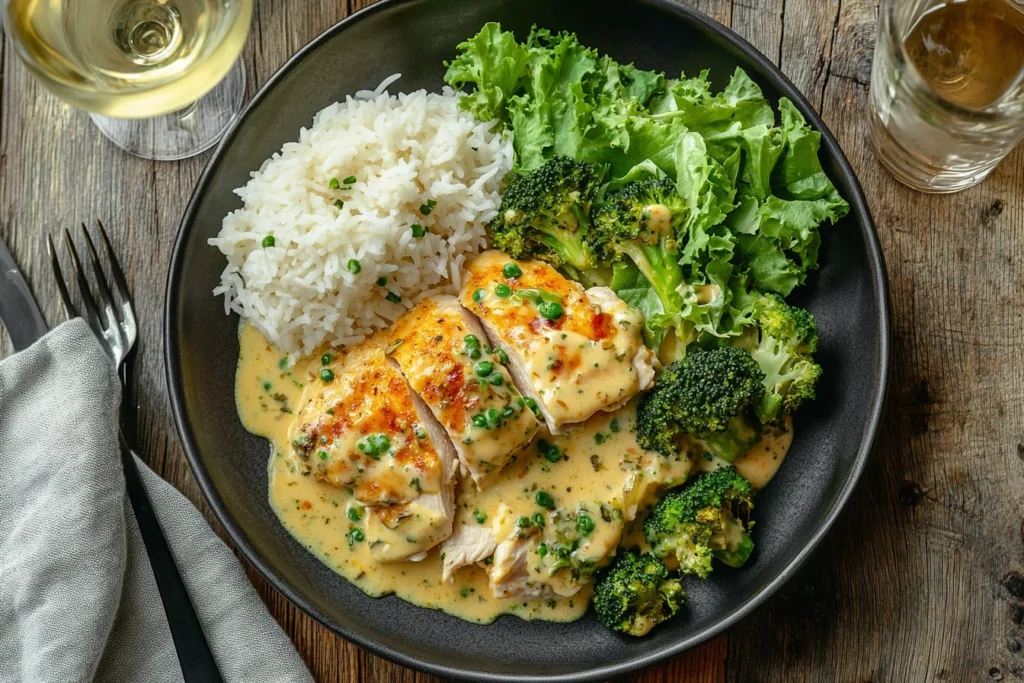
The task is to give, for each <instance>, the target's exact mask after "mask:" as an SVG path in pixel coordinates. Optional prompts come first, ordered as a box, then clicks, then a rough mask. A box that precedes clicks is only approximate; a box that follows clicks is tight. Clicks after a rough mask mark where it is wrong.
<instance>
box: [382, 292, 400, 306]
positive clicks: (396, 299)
mask: <svg viewBox="0 0 1024 683" xmlns="http://www.w3.org/2000/svg"><path fill="white" fill-rule="evenodd" d="M384 298H385V299H387V300H388V301H390V302H391V303H393V304H397V303H398V302H400V301H401V300H402V297H400V296H398V295H397V294H395V293H394V292H388V295H387V296H386V297H384Z"/></svg>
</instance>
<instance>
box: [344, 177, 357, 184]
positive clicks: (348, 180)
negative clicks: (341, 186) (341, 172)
mask: <svg viewBox="0 0 1024 683" xmlns="http://www.w3.org/2000/svg"><path fill="white" fill-rule="evenodd" d="M354 182H356V177H355V176H354V175H350V176H349V177H347V178H345V184H346V185H351V184H352V183H354Z"/></svg>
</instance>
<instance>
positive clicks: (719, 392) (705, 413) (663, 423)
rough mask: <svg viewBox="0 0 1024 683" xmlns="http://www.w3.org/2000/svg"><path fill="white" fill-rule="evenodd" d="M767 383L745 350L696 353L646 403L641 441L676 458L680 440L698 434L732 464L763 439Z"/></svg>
mask: <svg viewBox="0 0 1024 683" xmlns="http://www.w3.org/2000/svg"><path fill="white" fill-rule="evenodd" d="M763 381H764V373H763V372H761V369H760V368H759V367H758V365H757V363H756V362H755V361H754V359H753V358H752V357H751V355H750V353H748V352H747V351H746V350H744V349H742V348H739V347H735V346H730V347H721V348H714V349H710V350H705V349H701V348H699V347H698V348H691V349H690V350H689V351H687V355H686V358H684V359H683V360H679V361H675V362H673V363H670V364H669V365H668V366H667V367H666V368H665V370H664V371H663V372H662V373H661V375H660V376H659V377H658V379H657V380H656V381H655V382H654V386H653V387H652V388H651V390H650V391H648V392H647V393H646V394H644V395H643V396H642V397H641V398H640V404H639V406H638V407H637V426H636V437H637V442H638V443H639V444H640V445H641V446H642V447H643V448H646V449H647V450H652V451H657V452H659V453H661V454H662V455H665V456H673V455H678V454H679V452H680V450H681V449H680V443H679V442H680V437H682V436H683V435H684V434H692V435H693V436H694V437H696V438H697V439H699V440H700V441H702V442H703V445H704V447H705V448H706V450H707V451H708V452H710V453H712V454H714V455H717V456H718V457H720V458H722V459H723V460H726V461H728V462H732V461H733V460H734V459H735V458H736V456H737V455H739V454H740V453H743V452H744V451H746V450H747V449H748V448H750V447H751V446H753V445H754V444H755V443H757V441H758V439H760V437H761V425H760V424H758V422H757V420H756V419H754V415H753V408H754V407H755V406H757V405H759V404H760V401H761V396H762V394H763V393H764V386H763V384H762V382H763Z"/></svg>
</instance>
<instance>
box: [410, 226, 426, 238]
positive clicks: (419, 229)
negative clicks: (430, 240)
mask: <svg viewBox="0 0 1024 683" xmlns="http://www.w3.org/2000/svg"><path fill="white" fill-rule="evenodd" d="M425 234H426V231H425V230H424V229H423V226H422V225H420V224H419V223H413V226H412V236H413V237H416V238H417V239H418V238H420V237H423V235H425Z"/></svg>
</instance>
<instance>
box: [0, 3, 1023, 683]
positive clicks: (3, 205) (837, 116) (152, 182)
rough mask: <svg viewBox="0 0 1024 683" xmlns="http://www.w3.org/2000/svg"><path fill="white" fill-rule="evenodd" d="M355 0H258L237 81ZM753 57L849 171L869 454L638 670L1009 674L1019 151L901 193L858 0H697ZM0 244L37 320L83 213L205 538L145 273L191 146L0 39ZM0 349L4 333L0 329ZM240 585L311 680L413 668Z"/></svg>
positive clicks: (191, 177)
mask: <svg viewBox="0 0 1024 683" xmlns="http://www.w3.org/2000/svg"><path fill="white" fill-rule="evenodd" d="M364 4H369V3H368V2H364V1H363V0H346V1H341V0H302V1H301V2H286V1H281V0H259V1H258V2H257V3H256V14H255V18H254V21H253V26H252V32H251V34H250V36H249V41H248V44H247V45H246V48H245V52H244V60H245V64H246V68H247V71H248V75H249V87H250V91H252V92H254V91H255V89H256V88H258V87H259V86H261V85H262V84H263V83H264V82H265V81H266V80H267V78H268V77H269V76H270V75H271V74H272V73H273V72H274V71H275V70H276V69H277V68H278V66H280V65H281V64H282V63H283V62H284V61H285V60H286V59H287V58H288V57H289V56H290V55H291V54H292V53H294V52H295V51H296V50H298V49H299V48H300V47H301V46H302V45H304V44H305V43H306V42H308V41H309V40H311V39H312V38H313V37H315V36H316V35H317V34H319V33H320V32H321V31H323V30H324V29H326V28H327V27H329V26H330V25H332V24H333V23H335V22H336V21H338V20H339V19H341V18H342V17H344V16H346V15H347V14H349V13H351V12H353V11H355V10H357V9H359V8H360V7H362V6H363V5H364ZM693 4H695V5H696V6H697V7H698V8H699V9H700V10H702V11H704V12H706V13H707V14H710V15H711V16H712V17H714V18H715V19H717V20H718V21H720V22H722V23H723V24H725V25H727V26H731V27H732V28H733V29H734V30H735V31H737V32H738V33H739V34H740V35H742V36H743V37H745V38H746V39H747V40H749V41H750V42H751V43H753V45H754V46H755V47H757V48H758V49H759V50H761V51H762V52H764V53H765V54H766V55H768V56H769V57H770V58H772V59H773V60H774V61H775V62H776V63H778V64H779V65H780V66H781V67H782V70H783V71H784V72H785V73H786V75H787V76H789V78H791V79H792V80H793V81H794V82H795V83H796V85H797V87H799V88H800V89H801V90H802V91H803V92H804V93H805V94H806V95H807V97H808V99H809V100H810V101H811V103H812V104H813V105H814V106H816V107H817V108H818V109H819V111H821V113H822V116H823V118H824V119H825V121H826V123H827V124H828V125H829V127H830V128H831V129H832V131H833V132H834V133H835V135H836V137H837V138H838V139H839V142H840V144H841V145H842V146H843V149H844V150H845V151H846V154H847V156H849V158H850V161H851V162H852V164H853V167H854V168H855V169H856V171H857V173H858V174H859V176H860V179H861V182H862V183H863V185H864V190H865V191H866V193H867V197H868V201H869V203H870V205H871V209H872V212H873V213H874V217H875V220H876V222H877V225H878V232H879V234H880V236H881V242H882V247H883V249H884V251H885V255H886V258H887V260H888V268H889V277H890V282H891V286H892V304H893V315H894V318H893V323H894V325H893V327H894V339H895V348H894V354H893V356H894V362H893V376H892V384H891V392H890V396H889V405H888V409H887V411H886V413H885V420H884V421H883V424H882V429H881V433H880V435H879V440H878V446H877V449H876V452H875V454H874V455H873V457H872V459H871V462H870V464H869V467H868V471H867V473H866V474H865V476H864V478H863V480H862V482H861V485H860V486H859V488H858V489H857V491H856V493H855V494H854V496H853V500H852V501H851V503H850V505H849V507H848V508H847V510H846V511H845V512H844V513H843V515H842V516H841V518H840V519H839V522H838V523H837V524H836V526H835V528H834V530H833V531H832V533H831V535H830V536H829V538H828V539H827V540H826V541H825V543H823V544H822V546H821V548H820V549H819V550H818V551H817V552H816V553H815V555H814V557H813V558H812V559H811V560H810V561H809V562H808V563H807V564H806V566H805V567H804V568H803V569H802V570H801V571H800V573H799V574H798V576H797V577H796V578H795V579H794V580H792V581H791V582H790V583H789V585H788V586H786V587H785V588H784V589H783V590H781V591H780V592H779V593H778V594H776V595H775V596H774V597H773V598H772V599H771V600H769V601H768V603H767V604H766V605H764V606H763V607H762V608H760V609H759V610H757V611H756V613H755V614H753V615H752V616H750V617H749V618H747V619H746V620H744V621H743V622H742V623H741V624H739V625H737V626H736V627H735V628H733V629H732V630H731V631H730V632H729V633H727V634H724V635H721V636H719V637H717V638H715V639H714V640H712V641H710V642H708V643H706V644H704V645H702V646H701V647H698V648H695V649H694V650H692V651H690V652H688V653H686V654H684V655H682V656H680V657H678V658H676V659H675V660H673V661H670V662H666V663H665V664H663V665H661V666H658V667H655V668H653V669H650V670H648V671H645V672H643V673H640V674H638V675H636V676H634V677H633V680H637V681H650V682H654V681H709V682H710V681H726V680H729V681H738V682H741V683H745V682H747V681H787V682H788V681H826V680H837V681H877V682H879V683H881V682H883V681H894V682H902V681H952V682H958V681H977V680H993V681H999V680H1006V681H1011V680H1017V679H1024V651H1022V647H1021V645H1022V642H1024V628H1022V627H1021V621H1022V616H1024V595H1018V596H1016V598H1013V596H1012V595H1011V593H1010V591H1008V590H1007V588H1006V586H1005V585H1004V583H1012V582H1006V581H1005V578H1006V577H1007V576H1008V575H1009V573H1010V572H1014V571H1024V524H1022V519H1021V518H1022V516H1024V316H1022V314H1021V304H1022V303H1024V148H1020V149H1018V150H1017V151H1016V152H1015V153H1013V154H1011V155H1010V157H1009V158H1007V159H1006V160H1005V161H1004V162H1003V163H1002V164H1001V165H1000V166H999V168H998V169H997V170H996V172H995V173H994V174H993V175H992V176H991V177H990V178H989V179H988V180H986V181H985V182H984V183H983V184H982V185H981V186H980V187H977V188H975V189H973V190H969V191H967V192H963V193H960V194H956V195H953V196H947V197H936V196H926V195H922V194H917V193H915V192H912V191H910V190H908V189H906V188H904V187H902V186H901V185H899V184H897V183H896V182H895V181H893V180H892V179H891V178H890V177H889V176H888V175H886V174H885V173H884V172H883V171H882V170H881V168H880V167H879V166H878V164H877V163H876V162H875V160H874V158H873V157H872V155H871V152H870V150H869V149H868V146H867V141H866V135H867V132H866V117H865V111H866V109H867V107H868V85H867V84H868V80H869V74H870V68H871V53H872V48H873V45H874V34H875V16H876V10H875V7H874V3H873V2H872V1H871V0H842V1H841V2H840V1H837V0H831V1H828V2H826V1H825V0H745V2H742V3H741V2H738V1H735V2H728V1H727V0H696V2H694V3H693ZM0 87H2V95H0V97H2V99H0V236H2V237H3V238H4V239H5V240H6V241H7V243H8V245H9V246H10V247H11V249H12V251H13V253H14V255H15V257H16V258H17V259H18V260H19V262H20V263H21V264H22V267H23V268H24V270H25V271H26V275H27V277H28V279H29V281H30V282H31V283H32V284H33V285H34V287H35V291H36V293H37V296H38V298H39V299H40V303H41V304H42V305H43V307H44V309H45V312H46V314H47V315H48V317H49V319H50V320H51V321H56V320H58V305H57V301H56V298H55V293H54V290H53V287H52V285H51V284H50V278H49V271H48V268H47V265H46V263H45V260H44V254H43V238H44V235H45V233H46V232H51V231H55V230H58V229H60V228H64V227H73V226H74V225H76V224H77V223H79V222H81V221H91V220H93V219H94V218H97V217H99V218H102V219H103V220H104V222H105V223H106V225H107V226H108V229H109V230H110V231H111V232H112V233H113V234H114V235H116V243H117V245H118V248H119V250H120V252H121V254H122V255H123V256H124V265H125V267H126V269H127V271H128V275H129V279H130V280H131V282H132V285H133V287H134V291H135V297H136V301H137V303H138V309H139V312H140V320H139V323H140V326H141V338H142V348H141V354H140V359H139V362H140V365H139V373H138V379H137V381H138V392H137V394H138V396H139V398H140V400H141V404H142V405H141V414H140V420H141V424H140V425H139V432H140V437H141V443H142V448H141V451H142V452H143V453H144V454H146V456H147V457H148V460H149V463H150V465H151V466H152V467H153V468H154V469H155V470H156V471H157V472H159V473H160V474H161V475H162V476H164V477H165V478H167V479H168V480H169V481H171V482H172V483H174V484H175V485H176V486H177V487H178V488H179V489H181V490H182V491H183V492H184V493H185V494H186V495H187V496H188V497H189V498H190V499H191V500H192V501H193V502H195V504H196V505H197V506H199V508H200V509H201V510H203V511H204V512H205V514H206V516H207V518H208V519H210V522H211V524H212V525H213V526H214V528H215V529H219V526H218V524H217V523H216V521H215V520H214V519H213V518H212V515H211V514H210V511H209V508H207V506H206V505H205V503H204V501H203V498H202V496H201V494H200V492H199V489H198V487H197V486H196V483H195V480H194V479H193V478H192V474H191V472H190V471H189V468H188V465H187V464H186V462H185V458H184V457H183V454H182V449H181V445H180V444H179V442H178V437H177V434H176V432H175V428H174V425H173V422H172V418H171V412H170V406H169V404H168V399H167V393H166V389H165V386H164V370H163V363H162V359H161V356H162V351H161V339H162V329H161V328H162V310H163V297H164V280H165V277H166V271H167V265H168V262H169V260H170V253H171V246H172V243H173V241H174V236H175V231H176V229H177V225H178V221H179V219H180V218H181V214H182V211H183V209H184V207H185V203H186V201H187V200H188V197H189V194H190V192H191V190H192V187H193V185H194V184H195V182H196V180H197V179H198V177H199V173H200V171H201V169H202V167H203V164H204V163H205V161H206V155H203V156H200V157H198V158H194V159H189V160H187V161H183V162H178V163H153V162H148V161H143V160H141V159H136V158H134V157H129V156H127V155H125V154H123V153H121V152H120V151H118V150H117V149H115V148H114V147H113V146H112V145H111V144H109V143H108V142H106V141H105V140H104V139H103V138H102V137H101V136H100V134H99V132H98V131H97V130H96V129H95V128H94V127H93V125H92V124H91V122H90V121H89V119H88V118H87V117H86V115H85V114H84V113H82V112H80V111H77V110H75V109H72V108H71V107H69V106H67V105H65V104H63V103H61V102H60V101H58V100H57V99H56V98H54V97H52V96H51V95H49V94H48V93H47V92H46V91H45V90H43V89H42V88H41V87H40V86H38V85H37V84H36V83H35V82H34V81H33V80H32V79H31V78H30V77H29V75H28V72H27V71H26V70H25V69H24V67H23V66H22V65H21V64H20V63H18V61H17V59H16V57H15V54H14V50H13V48H12V46H11V44H10V41H9V40H6V39H5V38H4V36H3V35H2V34H0ZM0 348H2V351H3V353H0V355H4V353H6V352H7V351H9V348H8V346H7V340H6V338H4V339H3V340H2V341H0ZM249 577H250V579H251V580H252V582H253V583H254V584H255V586H256V587H257V589H258V590H259V593H260V595H261V596H262V597H263V599H264V601H265V602H266V604H267V606H268V607H269V608H270V610H271V612H272V613H273V614H274V616H275V617H276V618H277V620H278V621H279V622H280V624H281V626H282V627H283V628H284V629H285V630H286V631H287V632H288V634H289V635H290V636H291V638H292V639H293V640H294V642H295V644H296V646H297V647H298V649H299V652H301V653H302V656H303V658H304V659H305V661H306V663H307V664H308V665H309V667H310V669H311V670H312V672H313V674H314V676H315V677H316V678H317V680H319V681H398V680H402V681H432V680H435V679H433V678H432V677H429V676H426V675H423V674H419V673H416V672H413V671H410V670H407V669H404V668H402V667H399V666H397V665H394V664H391V663H390V662H387V661H385V660H382V659H379V658H377V657H374V656H372V655H370V654H368V653H366V652H363V651H361V650H359V649H358V648H356V647H355V646H353V645H350V644H348V643H346V642H345V641H343V640H341V639H340V638H337V637H336V636H334V635H332V634H331V633H330V632H329V631H327V630H326V629H324V628H322V627H320V626H319V625H317V624H316V622H314V621H313V620H312V619H310V618H308V617H306V616H305V615H303V614H302V613H301V612H300V611H299V610H298V609H296V608H295V607H293V606H291V605H290V604H289V603H288V602H287V601H286V600H285V599H284V598H283V597H281V596H280V595H279V594H278V593H277V592H276V591H275V590H274V589H273V588H271V587H270V586H269V585H268V584H267V582H265V581H264V580H263V579H262V578H260V577H259V576H258V575H257V574H256V573H255V571H253V570H252V569H251V568H250V569H249Z"/></svg>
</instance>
